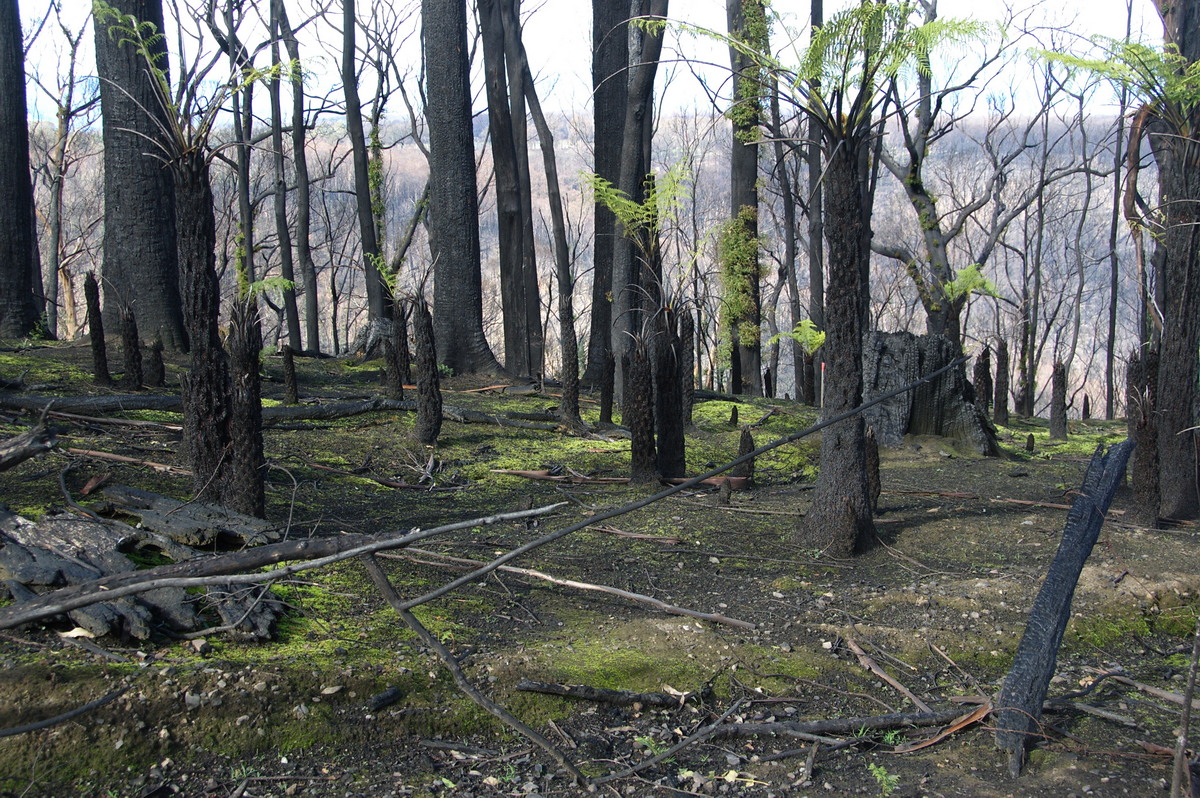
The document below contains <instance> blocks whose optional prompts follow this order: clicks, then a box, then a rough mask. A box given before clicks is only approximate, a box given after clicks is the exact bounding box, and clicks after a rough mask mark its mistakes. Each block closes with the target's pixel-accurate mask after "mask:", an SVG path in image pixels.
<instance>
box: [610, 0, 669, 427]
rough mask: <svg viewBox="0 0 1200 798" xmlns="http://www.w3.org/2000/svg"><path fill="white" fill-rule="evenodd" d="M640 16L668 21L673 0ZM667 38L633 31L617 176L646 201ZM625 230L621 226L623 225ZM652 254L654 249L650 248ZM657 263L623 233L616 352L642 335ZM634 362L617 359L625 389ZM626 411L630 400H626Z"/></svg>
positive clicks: (615, 291)
mask: <svg viewBox="0 0 1200 798" xmlns="http://www.w3.org/2000/svg"><path fill="white" fill-rule="evenodd" d="M632 11H633V12H634V15H635V16H637V15H639V14H640V15H648V16H652V17H666V15H667V0H635V2H634V4H633V8H632ZM662 39H663V37H662V35H661V34H659V35H657V36H655V35H651V34H649V33H647V32H644V31H641V30H635V29H632V28H631V29H630V36H629V47H630V61H629V75H628V80H629V85H628V88H627V90H626V95H625V109H624V110H625V126H624V128H623V132H622V135H621V162H620V166H621V168H620V170H619V173H618V177H617V188H618V189H620V190H621V191H623V192H624V193H625V196H627V197H629V198H630V199H632V200H634V201H635V202H641V201H642V199H643V197H644V194H643V191H642V186H643V183H644V181H645V179H646V173H647V171H648V165H649V162H650V153H649V141H650V135H651V133H652V130H653V127H652V124H651V123H652V122H653V116H654V108H653V98H654V76H655V74H656V73H657V71H658V58H659V55H660V54H661V53H662ZM617 227H618V228H619V227H620V223H617ZM647 251H648V250H647ZM647 268H653V264H648V263H642V262H640V261H639V258H638V257H637V256H636V253H635V246H634V242H633V240H632V239H631V238H630V236H629V235H626V234H624V231H621V230H617V237H616V238H615V239H614V241H613V272H612V278H613V282H612V314H613V315H612V340H611V344H610V345H611V346H612V349H613V351H614V352H624V350H625V349H627V348H628V347H629V346H630V345H631V342H632V340H633V337H634V335H636V334H638V333H640V332H641V313H640V306H641V300H640V297H641V294H642V292H643V291H644V290H646V289H647V288H650V286H647V285H646V283H645V281H644V279H643V271H645V270H646V269H647ZM627 360H628V358H625V357H620V358H618V359H617V360H616V364H617V370H618V373H617V375H616V378H615V379H614V380H613V385H614V387H617V388H618V389H619V390H624V387H625V379H624V375H623V374H622V373H621V369H622V368H623V367H624V363H625V362H627ZM621 404H622V408H624V396H623V395H622V397H621Z"/></svg>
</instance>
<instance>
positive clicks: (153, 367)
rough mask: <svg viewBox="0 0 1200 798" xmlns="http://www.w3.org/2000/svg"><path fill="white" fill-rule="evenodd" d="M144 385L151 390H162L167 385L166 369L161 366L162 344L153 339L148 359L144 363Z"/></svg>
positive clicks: (159, 340)
mask: <svg viewBox="0 0 1200 798" xmlns="http://www.w3.org/2000/svg"><path fill="white" fill-rule="evenodd" d="M145 380H146V385H148V386H149V387H151V388H162V387H163V386H165V385H166V384H167V369H166V366H165V365H163V342H162V339H161V338H155V339H154V341H153V342H151V344H150V358H149V360H148V362H147V363H146V377H145Z"/></svg>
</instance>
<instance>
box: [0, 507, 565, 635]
mask: <svg viewBox="0 0 1200 798" xmlns="http://www.w3.org/2000/svg"><path fill="white" fill-rule="evenodd" d="M563 505H564V503H563V502H559V503H558V504H552V505H547V506H545V507H536V508H534V509H532V510H519V511H515V512H511V513H500V514H497V515H492V516H488V517H486V518H475V519H471V520H469V521H458V522H455V523H452V524H445V525H443V526H439V527H435V528H433V529H425V530H414V531H411V532H407V533H402V532H392V533H387V534H383V535H361V534H347V535H341V536H338V537H328V538H311V539H308V540H289V541H283V542H281V543H273V544H270V545H266V546H258V547H256V548H251V549H246V550H245V551H239V552H233V553H230V554H220V555H215V556H211V557H203V558H196V559H193V560H188V561H186V562H178V563H170V564H167V565H159V566H156V567H154V568H147V569H146V570H142V571H130V572H127V573H122V574H115V575H112V576H106V577H101V578H99V579H94V580H91V581H89V582H84V583H81V584H78V585H72V586H70V587H65V588H60V589H58V590H53V591H51V592H49V593H44V594H42V595H40V596H34V597H31V598H29V599H28V600H26V601H21V602H18V603H14V604H10V605H9V606H7V607H0V629H11V628H13V627H15V626H20V625H22V624H26V623H33V622H35V621H43V620H46V619H48V618H53V617H54V616H56V615H61V614H63V613H66V612H69V611H71V610H74V609H78V608H80V607H86V606H89V605H91V604H96V603H99V602H102V601H112V600H114V599H117V598H120V597H122V596H130V595H134V594H138V593H145V592H147V591H150V590H156V589H158V588H163V587H182V588H189V587H207V586H208V585H215V584H258V583H266V582H270V581H272V580H276V579H284V578H288V577H291V576H293V575H294V574H297V573H299V572H301V571H306V570H311V569H314V568H321V567H324V566H326V565H330V564H332V563H335V562H340V561H342V560H346V559H349V558H351V557H357V556H360V555H362V554H370V553H373V552H377V551H387V550H389V549H398V548H403V547H405V546H407V545H409V544H411V543H416V542H417V541H420V540H425V539H427V538H430V537H434V536H436V535H441V534H445V533H447V532H452V531H455V530H458V529H470V528H471V527H475V526H490V525H492V524H497V523H502V522H504V521H512V520H519V519H523V518H530V517H534V516H539V515H545V514H547V513H550V512H553V511H554V510H556V509H558V508H560V507H562V506H563ZM285 562H286V563H289V564H288V565H285V566H282V567H278V568H274V569H272V570H269V571H260V570H258V569H261V568H266V567H269V566H273V565H278V564H279V563H285Z"/></svg>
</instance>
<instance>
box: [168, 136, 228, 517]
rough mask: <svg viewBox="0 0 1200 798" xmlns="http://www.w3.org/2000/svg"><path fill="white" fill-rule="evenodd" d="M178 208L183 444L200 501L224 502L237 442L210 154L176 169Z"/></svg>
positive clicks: (193, 154)
mask: <svg viewBox="0 0 1200 798" xmlns="http://www.w3.org/2000/svg"><path fill="white" fill-rule="evenodd" d="M172 172H173V173H174V175H175V196H176V203H177V205H178V209H179V223H180V224H179V254H178V261H179V288H180V292H181V294H182V298H183V313H184V318H185V319H186V321H187V333H188V338H189V340H190V342H191V360H190V367H189V370H188V373H187V374H186V375H184V379H183V445H184V449H185V450H186V452H187V455H188V460H189V461H190V463H191V467H192V487H193V489H194V490H195V492H196V496H197V498H201V499H207V500H211V501H216V502H222V501H224V491H225V479H226V474H227V471H228V468H229V463H228V462H227V458H228V456H229V448H230V445H231V442H232V438H231V436H232V431H231V429H230V423H231V408H230V398H229V393H230V385H229V360H228V358H227V356H226V354H225V350H224V348H223V347H222V346H221V336H220V333H219V331H218V328H217V318H218V315H219V313H220V302H221V290H220V286H219V285H218V284H217V271H216V256H215V252H214V246H215V244H216V221H215V219H214V216H213V196H212V187H211V184H210V183H209V173H208V162H207V160H206V157H205V153H204V152H202V151H201V150H197V149H193V150H189V151H188V152H187V153H185V154H184V155H183V156H182V157H181V158H179V159H178V160H176V161H175V162H174V163H173V164H172Z"/></svg>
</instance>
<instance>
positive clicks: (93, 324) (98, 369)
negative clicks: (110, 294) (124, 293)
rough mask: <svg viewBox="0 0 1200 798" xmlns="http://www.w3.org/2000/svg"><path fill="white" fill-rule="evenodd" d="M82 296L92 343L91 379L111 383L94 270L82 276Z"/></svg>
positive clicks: (100, 383)
mask: <svg viewBox="0 0 1200 798" xmlns="http://www.w3.org/2000/svg"><path fill="white" fill-rule="evenodd" d="M83 296H84V301H85V302H86V303H87V324H88V337H89V338H90V339H91V343H92V375H93V376H92V379H93V380H94V381H95V383H96V384H97V385H112V375H111V374H109V372H108V349H107V348H106V347H105V345H104V317H103V316H102V315H101V313H100V284H99V283H97V282H96V273H95V272H88V273H87V277H86V278H84V281H83Z"/></svg>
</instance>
